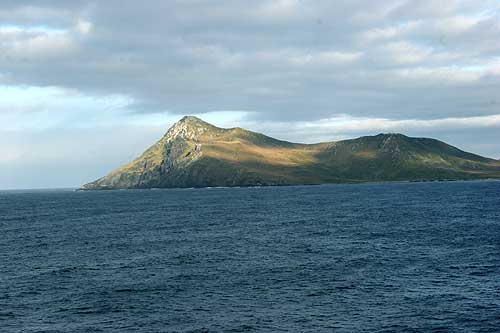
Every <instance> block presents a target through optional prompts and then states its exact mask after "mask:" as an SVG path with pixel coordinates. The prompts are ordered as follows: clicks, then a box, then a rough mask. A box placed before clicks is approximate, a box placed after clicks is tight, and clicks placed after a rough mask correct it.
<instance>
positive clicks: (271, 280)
mask: <svg viewBox="0 0 500 333" xmlns="http://www.w3.org/2000/svg"><path fill="white" fill-rule="evenodd" d="M499 330H500V182H498V181H479V182H432V183H391V184H360V185H322V186H292V187H258V188H207V189H163V190H128V191H102V192H77V191H70V190H52V191H43V190H33V191H0V331H1V332H98V331H102V332H247V331H248V332H251V331H259V332H285V331H289V332H332V331H335V332H393V331H396V332H401V331H406V332H417V331H418V332H421V331H437V332H448V331H449V332H493V331H499Z"/></svg>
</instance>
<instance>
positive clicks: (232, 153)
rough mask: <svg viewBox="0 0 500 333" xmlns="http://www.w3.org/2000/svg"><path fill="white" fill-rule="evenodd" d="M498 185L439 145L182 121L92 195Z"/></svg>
mask: <svg viewBox="0 0 500 333" xmlns="http://www.w3.org/2000/svg"><path fill="white" fill-rule="evenodd" d="M485 178H496V179H500V162H499V161H496V160H493V159H488V158H484V157H481V156H478V155H474V154H471V153H467V152H464V151H462V150H460V149H458V148H455V147H452V146H450V145H447V144H446V143H444V142H441V141H438V140H434V139H426V138H410V137H407V136H404V135H402V134H379V135H375V136H366V137H361V138H358V139H352V140H344V141H338V142H327V143H319V144H312V145H306V144H296V143H291V142H286V141H280V140H276V139H273V138H271V137H268V136H265V135H263V134H259V133H255V132H251V131H247V130H245V129H242V128H231V129H223V128H218V127H215V126H213V125H211V124H208V123H206V122H204V121H202V120H200V119H198V118H196V117H184V118H182V119H181V120H180V121H179V122H177V123H176V124H175V125H174V126H172V127H171V128H170V129H169V130H168V132H167V133H166V134H165V136H163V138H161V139H160V140H159V141H158V142H157V143H156V144H155V145H153V146H152V147H150V148H149V149H148V150H146V151H145V152H144V153H143V154H142V155H141V156H140V157H139V158H137V159H135V160H134V161H132V162H131V163H129V164H127V165H125V166H123V167H121V168H119V169H117V170H115V171H113V172H111V173H110V174H109V175H107V176H105V177H103V178H101V179H98V180H96V181H94V182H92V183H89V184H86V185H84V186H83V187H82V189H85V190H94V189H125V188H162V187H207V186H253V185H296V184H321V183H340V182H368V181H403V180H408V181H426V180H429V181H430V180H459V179H467V180H468V179H485Z"/></svg>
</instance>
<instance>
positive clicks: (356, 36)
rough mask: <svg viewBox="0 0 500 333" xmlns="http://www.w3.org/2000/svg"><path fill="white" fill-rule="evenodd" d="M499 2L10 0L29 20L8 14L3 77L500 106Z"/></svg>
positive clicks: (297, 105) (215, 93)
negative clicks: (8, 26) (14, 27)
mask: <svg viewBox="0 0 500 333" xmlns="http://www.w3.org/2000/svg"><path fill="white" fill-rule="evenodd" d="M498 11H499V4H498V2H497V1H493V0H491V1H490V0H485V1H467V0H463V1H461V0H453V1H447V2H436V1H430V0H425V1H418V2H415V1H384V2H376V1H368V0H355V1H345V2H332V1H305V0H302V1H301V0H278V1H263V0H260V1H255V2H252V3H251V4H249V3H248V2H246V1H217V2H212V1H198V0H192V1H148V2H147V3H137V2H136V1H99V2H97V1H96V2H88V1H71V2H67V1H36V2H35V1H33V2H30V1H3V2H2V10H0V18H2V22H6V24H8V25H11V26H19V27H20V28H19V30H16V29H12V28H10V29H5V28H3V29H2V28H1V27H0V37H1V38H0V54H1V55H0V74H2V76H0V81H1V82H4V83H6V84H28V85H38V86H60V87H66V88H71V89H77V90H80V91H82V92H85V93H87V94H96V95H99V94H123V95H126V96H129V97H131V98H132V99H133V100H134V101H135V103H134V104H133V105H132V106H131V107H132V108H133V109H134V111H136V112H159V111H168V112H170V113H177V114H185V113H203V112H210V111H214V110H247V111H250V112H252V113H251V115H252V117H253V119H260V120H281V121H283V120H285V121H288V120H290V121H292V120H317V119H322V118H328V117H332V116H335V115H338V114H349V115H352V116H363V117H387V118H392V119H435V118H446V117H470V116H480V115H491V114H499V113H500V109H499V106H498V105H499V104H498V103H500V101H498V91H500V56H499V55H500V37H499V36H500V23H499V22H500V20H499V19H500V16H499V12H498ZM33 27H34V28H33ZM37 27H38V28H37ZM40 27H42V28H43V29H42V28H40ZM51 29H52V30H51Z"/></svg>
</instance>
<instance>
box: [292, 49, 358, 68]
mask: <svg viewBox="0 0 500 333" xmlns="http://www.w3.org/2000/svg"><path fill="white" fill-rule="evenodd" d="M362 55H363V53H362V52H338V51H324V52H316V53H307V54H301V55H296V56H291V57H290V58H289V59H290V63H292V64H294V65H308V64H315V65H340V64H348V63H352V62H354V61H357V60H359V59H360V58H361V57H362Z"/></svg>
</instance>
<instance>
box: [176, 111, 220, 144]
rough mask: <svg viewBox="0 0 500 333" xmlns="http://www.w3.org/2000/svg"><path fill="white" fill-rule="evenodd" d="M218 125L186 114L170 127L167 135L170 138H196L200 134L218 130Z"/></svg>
mask: <svg viewBox="0 0 500 333" xmlns="http://www.w3.org/2000/svg"><path fill="white" fill-rule="evenodd" d="M218 129H219V128H218V127H215V126H214V125H212V124H209V123H207V122H205V121H203V120H201V119H200V118H198V117H195V116H184V117H182V118H181V119H180V120H179V121H178V122H176V123H175V124H174V125H172V127H170V129H169V130H168V131H167V134H166V137H167V138H170V139H174V138H178V137H181V138H184V139H191V140H192V139H196V138H197V137H199V136H200V135H202V134H204V133H206V132H209V131H214V130H218Z"/></svg>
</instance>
